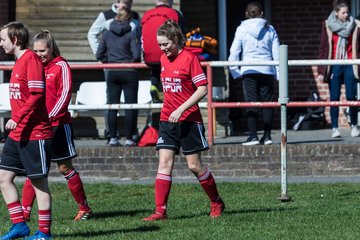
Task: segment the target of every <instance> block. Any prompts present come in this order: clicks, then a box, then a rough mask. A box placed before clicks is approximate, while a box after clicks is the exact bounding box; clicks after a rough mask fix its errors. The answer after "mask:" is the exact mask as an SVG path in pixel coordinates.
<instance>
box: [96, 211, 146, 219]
mask: <svg viewBox="0 0 360 240" xmlns="http://www.w3.org/2000/svg"><path fill="white" fill-rule="evenodd" d="M149 212H151V210H150V209H142V210H133V211H113V212H94V215H93V219H101V218H111V217H120V216H130V217H132V216H135V215H138V214H139V213H149Z"/></svg>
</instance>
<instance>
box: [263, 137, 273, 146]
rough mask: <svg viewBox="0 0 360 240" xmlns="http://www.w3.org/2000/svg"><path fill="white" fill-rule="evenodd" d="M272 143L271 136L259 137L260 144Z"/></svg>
mask: <svg viewBox="0 0 360 240" xmlns="http://www.w3.org/2000/svg"><path fill="white" fill-rule="evenodd" d="M272 143H273V141H272V139H271V137H265V136H263V137H262V138H261V139H260V144H264V145H271V144H272Z"/></svg>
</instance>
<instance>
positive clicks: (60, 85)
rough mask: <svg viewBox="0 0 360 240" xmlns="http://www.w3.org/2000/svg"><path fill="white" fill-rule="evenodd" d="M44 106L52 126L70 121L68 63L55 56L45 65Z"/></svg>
mask: <svg viewBox="0 0 360 240" xmlns="http://www.w3.org/2000/svg"><path fill="white" fill-rule="evenodd" d="M45 77H46V107H47V110H48V113H49V119H50V122H51V125H52V126H58V125H63V124H67V123H71V116H70V113H69V111H68V106H69V103H70V99H71V88H72V76H71V70H70V66H69V64H68V63H67V62H66V60H65V59H64V58H62V57H60V56H59V57H56V58H55V59H53V60H52V61H50V62H49V63H48V64H46V66H45Z"/></svg>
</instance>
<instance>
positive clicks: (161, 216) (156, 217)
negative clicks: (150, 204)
mask: <svg viewBox="0 0 360 240" xmlns="http://www.w3.org/2000/svg"><path fill="white" fill-rule="evenodd" d="M166 219H167V215H166V214H162V213H159V212H153V213H152V214H151V215H150V216H148V217H146V218H143V220H144V221H147V222H151V221H158V220H166Z"/></svg>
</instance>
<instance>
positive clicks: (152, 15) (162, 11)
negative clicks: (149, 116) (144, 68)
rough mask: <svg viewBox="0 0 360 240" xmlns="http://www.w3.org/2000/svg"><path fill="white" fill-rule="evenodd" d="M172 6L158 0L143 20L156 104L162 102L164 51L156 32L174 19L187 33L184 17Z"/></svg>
mask: <svg viewBox="0 0 360 240" xmlns="http://www.w3.org/2000/svg"><path fill="white" fill-rule="evenodd" d="M172 5H173V1H172V0H157V1H156V7H155V8H153V9H150V10H148V11H146V12H145V13H144V16H143V17H142V20H141V42H142V48H143V53H144V61H145V63H146V64H147V65H148V66H149V67H150V80H151V88H150V93H151V97H152V100H153V102H154V103H159V102H161V100H160V97H159V90H161V82H160V56H161V55H162V51H161V50H160V48H159V46H158V43H157V40H156V31H157V30H158V28H159V27H160V26H161V25H162V24H163V23H164V22H165V21H166V20H169V19H172V20H174V21H175V22H177V23H178V25H179V26H180V28H181V31H182V33H184V32H185V24H184V19H183V16H182V14H181V13H180V12H179V11H177V10H175V9H173V8H172Z"/></svg>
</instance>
